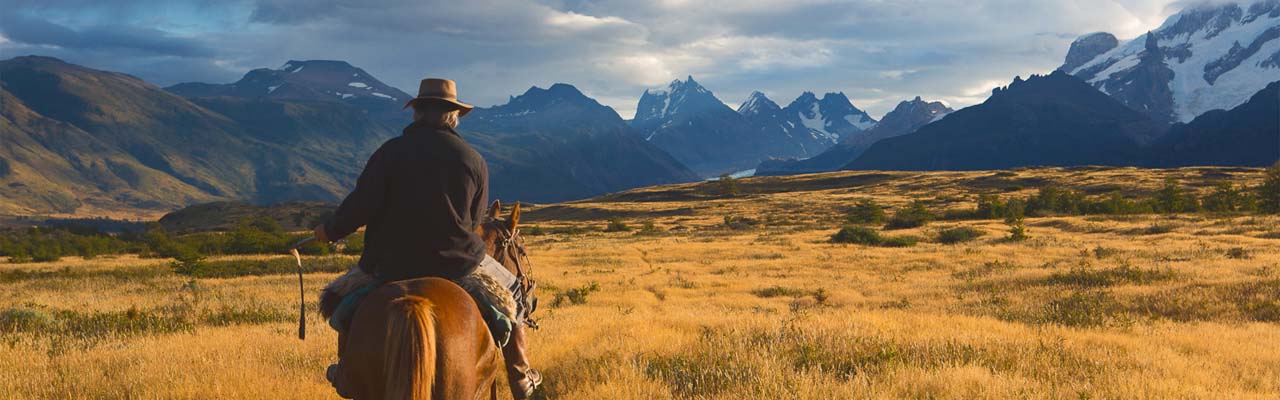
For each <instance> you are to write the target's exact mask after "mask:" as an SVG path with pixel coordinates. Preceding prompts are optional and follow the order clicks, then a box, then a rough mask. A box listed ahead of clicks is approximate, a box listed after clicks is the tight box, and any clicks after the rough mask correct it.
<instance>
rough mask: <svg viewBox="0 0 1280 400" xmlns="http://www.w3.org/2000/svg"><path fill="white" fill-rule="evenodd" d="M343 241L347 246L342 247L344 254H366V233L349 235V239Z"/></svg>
mask: <svg viewBox="0 0 1280 400" xmlns="http://www.w3.org/2000/svg"><path fill="white" fill-rule="evenodd" d="M343 241H344V242H346V244H344V245H343V246H342V254H348V255H360V254H362V253H364V232H356V233H352V234H350V235H347V238H346V239H344V240H343Z"/></svg>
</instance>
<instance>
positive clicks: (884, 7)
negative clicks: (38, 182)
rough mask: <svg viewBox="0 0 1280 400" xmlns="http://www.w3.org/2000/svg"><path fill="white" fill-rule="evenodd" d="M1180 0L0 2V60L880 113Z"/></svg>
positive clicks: (1129, 23) (472, 93)
mask: <svg viewBox="0 0 1280 400" xmlns="http://www.w3.org/2000/svg"><path fill="white" fill-rule="evenodd" d="M1185 5H1186V4H1185V2H1183V1H1178V0H860V1H849V0H846V1H836V0H754V1H738V0H647V1H632V0H468V1H456V0H451V1H422V0H188V1H175V0H112V1H102V0H0V10H4V11H3V13H0V58H10V57H14V56H19V55H26V54H40V55H49V56H55V57H59V58H62V59H64V60H67V61H70V62H74V63H78V64H82V65H86V66H90V67H93V68H99V69H107V70H115V71H122V72H127V73H130V74H133V75H136V76H139V77H141V78H143V79H146V80H148V81H150V82H153V83H155V84H158V85H162V86H166V85H170V84H174V83H178V82H185V81H203V82H214V83H224V82H232V81H235V80H236V79H238V78H239V77H240V76H241V75H243V74H244V73H245V72H246V71H248V70H250V69H253V68H260V67H271V68H277V67H279V66H280V65H282V64H284V63H285V61H288V60H290V59H299V60H305V59H339V60H346V61H349V62H351V63H352V64H354V65H356V66H359V67H362V68H364V69H365V70H366V71H368V72H369V73H371V74H373V75H374V76H376V77H378V78H379V79H381V80H383V81H384V82H386V83H388V84H391V85H393V86H397V87H400V88H402V89H405V91H406V92H410V93H412V92H414V89H415V88H416V87H417V80H418V79H420V78H421V77H425V76H433V77H448V78H452V79H455V80H457V81H458V86H459V89H460V90H461V91H462V97H464V99H466V100H469V101H471V102H474V103H477V104H480V105H493V104H498V103H504V102H506V100H507V96H509V95H512V94H519V93H522V92H524V90H526V89H528V87H529V86H535V85H536V86H542V87H547V86H549V85H550V84H552V83H556V82H566V83H571V84H573V85H575V86H577V87H578V88H579V89H581V90H582V91H583V92H585V93H586V94H587V95H589V96H592V97H594V98H596V99H597V100H599V101H600V102H602V103H604V104H606V105H609V106H612V107H614V108H615V109H617V110H618V112H619V113H620V114H622V115H623V116H624V117H630V116H631V115H632V114H633V113H634V111H635V103H636V101H637V100H638V98H639V95H640V93H641V92H642V91H643V90H644V89H645V88H650V87H662V86H665V85H666V84H667V83H668V82H670V81H671V80H672V79H676V78H681V79H683V78H684V77H685V76H688V75H692V76H693V77H694V78H695V79H696V80H698V81H699V82H700V83H702V84H703V85H704V86H706V87H707V88H708V89H710V90H711V91H713V92H715V93H716V95H717V96H718V97H719V98H720V99H721V100H722V101H724V102H725V103H728V104H730V105H731V106H733V107H735V108H736V106H737V104H738V103H739V102H741V101H742V100H743V99H745V98H746V97H747V95H748V94H749V93H750V92H751V91H752V90H760V91H762V92H764V93H766V94H768V95H769V97H770V98H772V99H774V101H776V102H779V103H781V104H782V105H786V103H788V102H790V101H791V100H792V99H794V98H795V97H796V96H798V95H799V94H800V93H801V92H803V91H806V90H807V91H813V92H817V93H822V92H829V91H843V92H844V93H845V94H847V95H848V96H849V98H851V99H852V100H853V102H854V104H855V105H856V106H858V107H860V108H863V109H866V110H868V111H869V112H870V113H871V114H872V116H875V117H877V118H879V117H880V116H881V115H883V114H884V113H885V112H887V111H889V110H890V109H892V108H893V106H894V105H895V104H896V103H897V102H898V101H900V100H903V99H909V98H912V97H915V96H922V97H924V98H925V99H929V100H942V101H944V102H947V103H948V104H950V105H952V106H953V107H962V106H967V105H971V104H975V103H978V102H981V101H982V100H983V99H985V98H986V95H987V94H988V93H989V91H990V89H991V88H992V87H994V86H997V85H1000V84H1005V83H1007V82H1008V81H1009V80H1011V79H1012V78H1013V76H1014V75H1023V76H1025V75H1029V74H1032V73H1047V72H1049V71H1052V70H1053V69H1054V68H1055V67H1057V66H1058V65H1060V64H1061V63H1062V58H1063V56H1064V55H1065V54H1066V51H1067V48H1068V47H1069V46H1070V44H1071V41H1072V40H1073V39H1074V38H1075V37H1076V36H1078V35H1080V34H1083V33H1089V32H1095V31H1108V32H1112V33H1114V34H1115V35H1116V36H1118V37H1119V38H1120V39H1121V40H1124V39H1128V38H1132V37H1135V36H1138V35H1140V34H1142V33H1144V32H1146V31H1147V30H1150V29H1154V28H1155V27H1157V26H1159V25H1160V24H1161V23H1162V22H1163V21H1164V19H1165V18H1166V17H1168V16H1169V15H1171V14H1172V13H1174V12H1176V11H1177V10H1178V9H1180V8H1181V7H1183V6H1185Z"/></svg>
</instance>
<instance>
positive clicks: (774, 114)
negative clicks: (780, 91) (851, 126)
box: [738, 91, 848, 157]
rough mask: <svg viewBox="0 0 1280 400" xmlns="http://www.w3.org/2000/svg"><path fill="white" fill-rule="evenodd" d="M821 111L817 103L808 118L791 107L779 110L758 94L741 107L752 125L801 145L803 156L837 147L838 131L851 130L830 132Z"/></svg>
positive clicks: (811, 108)
mask: <svg viewBox="0 0 1280 400" xmlns="http://www.w3.org/2000/svg"><path fill="white" fill-rule="evenodd" d="M820 108H821V107H820V106H819V105H818V104H817V103H814V104H813V105H812V107H810V108H809V110H810V111H812V113H811V114H810V115H808V116H806V115H805V114H804V113H801V112H796V111H795V110H794V109H793V108H790V107H789V108H781V107H778V103H774V102H773V100H770V99H769V97H767V96H765V95H764V93H761V92H759V91H755V92H752V93H751V96H748V97H747V100H746V101H744V102H742V105H741V106H739V107H738V113H739V114H742V115H743V116H744V117H747V119H748V120H751V122H752V124H754V125H756V126H757V127H759V129H761V130H763V131H765V132H766V134H768V135H774V136H776V135H779V134H781V135H783V136H784V137H786V138H787V139H788V140H790V141H791V142H794V143H795V144H796V145H798V146H800V151H801V153H802V155H801V157H812V156H815V155H818V154H820V153H822V151H824V150H826V149H828V148H830V147H831V146H832V145H834V144H836V142H837V141H838V140H839V133H836V132H840V131H847V130H848V128H847V127H843V126H842V127H841V128H839V129H832V130H831V131H828V130H826V129H825V127H826V126H827V125H828V124H826V123H825V122H822V118H821V117H820V116H821V115H822V113H821V111H820V110H819V109H820ZM806 118H807V119H806Z"/></svg>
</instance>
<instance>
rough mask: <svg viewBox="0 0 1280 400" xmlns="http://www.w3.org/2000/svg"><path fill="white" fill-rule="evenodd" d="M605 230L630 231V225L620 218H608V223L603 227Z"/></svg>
mask: <svg viewBox="0 0 1280 400" xmlns="http://www.w3.org/2000/svg"><path fill="white" fill-rule="evenodd" d="M604 231H605V232H631V227H630V226H627V223H626V222H622V218H618V217H613V218H609V224H608V225H605V227H604Z"/></svg>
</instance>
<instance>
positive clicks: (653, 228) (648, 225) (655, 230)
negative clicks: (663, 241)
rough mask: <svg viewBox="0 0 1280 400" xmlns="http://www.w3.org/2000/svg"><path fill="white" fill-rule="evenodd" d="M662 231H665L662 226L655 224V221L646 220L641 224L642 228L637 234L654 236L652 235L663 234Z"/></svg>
mask: <svg viewBox="0 0 1280 400" xmlns="http://www.w3.org/2000/svg"><path fill="white" fill-rule="evenodd" d="M662 233H663V230H662V228H659V227H658V226H657V225H654V223H653V221H644V224H643V225H640V230H638V231H636V234H637V235H650V236H652V235H661V234H662Z"/></svg>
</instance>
